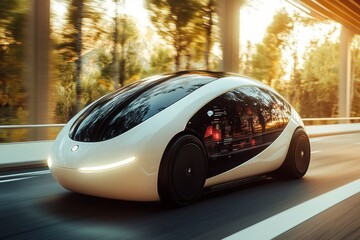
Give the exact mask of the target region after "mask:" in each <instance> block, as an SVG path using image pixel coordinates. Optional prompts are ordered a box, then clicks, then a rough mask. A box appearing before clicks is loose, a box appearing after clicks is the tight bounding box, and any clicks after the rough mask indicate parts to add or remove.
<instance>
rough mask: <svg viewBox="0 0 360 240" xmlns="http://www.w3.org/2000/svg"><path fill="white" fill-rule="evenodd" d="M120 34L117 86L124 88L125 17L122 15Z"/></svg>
mask: <svg viewBox="0 0 360 240" xmlns="http://www.w3.org/2000/svg"><path fill="white" fill-rule="evenodd" d="M121 23H122V29H123V30H122V33H121V39H120V45H121V53H120V63H119V84H120V86H124V82H125V43H126V27H127V26H126V24H127V21H126V16H125V14H123V16H122V19H121Z"/></svg>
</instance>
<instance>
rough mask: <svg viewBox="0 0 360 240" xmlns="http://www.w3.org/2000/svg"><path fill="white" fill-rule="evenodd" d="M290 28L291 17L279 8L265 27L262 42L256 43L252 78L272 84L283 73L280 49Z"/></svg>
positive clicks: (291, 23)
mask: <svg viewBox="0 0 360 240" xmlns="http://www.w3.org/2000/svg"><path fill="white" fill-rule="evenodd" d="M292 28H293V21H292V19H291V17H290V16H289V15H288V14H287V12H286V11H285V10H284V9H281V10H280V11H279V12H277V13H276V15H275V16H274V19H273V22H272V23H271V24H270V25H269V27H268V28H267V31H266V34H265V37H264V39H263V42H262V43H259V44H257V45H256V53H255V55H254V56H253V58H252V73H251V75H252V76H253V77H254V78H256V79H259V80H261V81H263V82H265V83H266V84H268V85H270V86H272V85H273V81H274V80H276V79H279V78H281V76H282V75H284V69H283V67H282V65H281V54H282V52H281V50H282V48H283V47H284V45H285V43H286V40H287V38H288V36H289V34H290V32H291V30H292Z"/></svg>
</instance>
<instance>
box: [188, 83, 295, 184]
mask: <svg viewBox="0 0 360 240" xmlns="http://www.w3.org/2000/svg"><path fill="white" fill-rule="evenodd" d="M290 115H291V107H290V105H289V104H287V103H286V102H285V101H283V100H281V99H280V98H279V97H277V96H276V94H274V93H272V92H270V91H268V90H266V89H262V88H259V87H255V86H244V87H240V88H237V89H234V90H231V91H229V92H226V93H225V94H223V95H221V96H219V97H217V98H215V99H214V100H212V101H210V102H209V103H208V104H206V105H205V106H204V107H203V108H201V109H200V111H198V112H197V113H196V114H195V115H194V116H193V117H192V118H191V120H190V121H189V123H188V125H187V128H189V129H191V130H192V131H195V132H196V133H197V134H198V136H199V137H200V138H201V139H202V140H203V142H204V145H205V147H206V150H207V153H208V157H209V164H208V178H210V177H213V176H216V175H218V174H221V173H224V172H226V171H228V170H231V169H232V168H235V167H237V166H239V165H241V164H243V163H245V162H246V161H248V160H250V159H251V158H253V157H254V156H256V155H258V154H259V153H261V152H262V151H264V150H265V149H266V148H268V147H269V146H270V145H271V144H272V143H273V142H274V141H275V140H276V139H277V138H278V137H279V135H280V134H281V133H282V132H283V130H284V129H285V127H286V126H287V124H288V122H289V120H290Z"/></svg>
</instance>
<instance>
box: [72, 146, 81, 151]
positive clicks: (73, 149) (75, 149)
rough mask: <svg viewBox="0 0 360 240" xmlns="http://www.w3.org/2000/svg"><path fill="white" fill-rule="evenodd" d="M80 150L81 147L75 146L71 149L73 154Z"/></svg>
mask: <svg viewBox="0 0 360 240" xmlns="http://www.w3.org/2000/svg"><path fill="white" fill-rule="evenodd" d="M78 149H79V145H74V146H73V147H72V148H71V151H72V152H75V151H77V150H78Z"/></svg>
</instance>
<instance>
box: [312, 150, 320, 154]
mask: <svg viewBox="0 0 360 240" xmlns="http://www.w3.org/2000/svg"><path fill="white" fill-rule="evenodd" d="M319 152H321V151H311V154H314V153H319Z"/></svg>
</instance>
